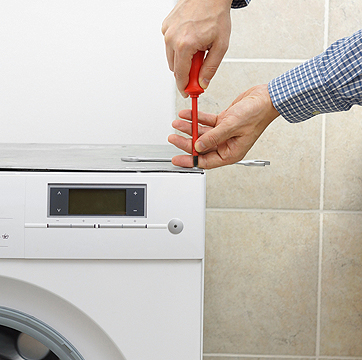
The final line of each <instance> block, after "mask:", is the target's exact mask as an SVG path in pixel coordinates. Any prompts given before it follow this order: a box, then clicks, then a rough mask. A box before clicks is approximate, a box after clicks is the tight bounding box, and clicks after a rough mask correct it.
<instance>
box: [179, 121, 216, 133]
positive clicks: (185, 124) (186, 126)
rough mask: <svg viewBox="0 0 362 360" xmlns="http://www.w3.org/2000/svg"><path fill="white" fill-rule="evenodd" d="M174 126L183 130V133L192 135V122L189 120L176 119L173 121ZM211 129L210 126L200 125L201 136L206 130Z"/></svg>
mask: <svg viewBox="0 0 362 360" xmlns="http://www.w3.org/2000/svg"><path fill="white" fill-rule="evenodd" d="M172 127H173V128H174V129H176V130H178V131H181V132H182V133H184V134H186V135H189V136H192V124H191V122H189V121H184V120H174V121H173V122H172ZM209 130H211V128H210V127H206V126H201V125H199V126H198V136H201V135H203V134H205V132H207V131H209Z"/></svg>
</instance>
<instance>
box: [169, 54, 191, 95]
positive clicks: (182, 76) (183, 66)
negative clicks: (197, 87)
mask: <svg viewBox="0 0 362 360" xmlns="http://www.w3.org/2000/svg"><path fill="white" fill-rule="evenodd" d="M193 55H194V53H193V52H190V50H181V51H177V50H176V51H175V56H174V69H173V72H174V76H175V80H176V86H177V89H178V90H179V92H180V93H181V95H182V96H183V97H185V98H186V97H187V96H188V95H187V94H186V93H185V89H186V86H187V84H188V83H189V74H190V69H191V62H192V57H193Z"/></svg>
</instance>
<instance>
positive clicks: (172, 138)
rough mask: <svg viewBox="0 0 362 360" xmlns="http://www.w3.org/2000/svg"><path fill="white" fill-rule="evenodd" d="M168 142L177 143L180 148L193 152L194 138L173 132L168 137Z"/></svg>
mask: <svg viewBox="0 0 362 360" xmlns="http://www.w3.org/2000/svg"><path fill="white" fill-rule="evenodd" d="M168 142H169V143H171V144H173V145H175V146H176V147H177V148H179V149H180V150H183V151H185V152H187V153H189V154H191V152H192V140H191V139H187V138H185V137H183V136H181V135H177V134H171V135H169V137H168Z"/></svg>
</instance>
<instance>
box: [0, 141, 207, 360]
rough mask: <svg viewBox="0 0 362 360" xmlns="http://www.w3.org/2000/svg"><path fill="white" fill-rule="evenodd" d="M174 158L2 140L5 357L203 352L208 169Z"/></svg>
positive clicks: (141, 358) (91, 359)
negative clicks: (176, 164) (185, 166)
mask: <svg viewBox="0 0 362 360" xmlns="http://www.w3.org/2000/svg"><path fill="white" fill-rule="evenodd" d="M165 152H166V154H165ZM172 155H173V154H172V153H170V149H169V147H168V146H165V147H163V146H147V147H137V146H111V145H108V146H98V145H95V146H79V145H16V144H15V145H14V144H13V145H5V144H3V145H0V168H1V170H0V359H1V360H5V359H6V360H15V359H16V360H21V359H27V360H39V359H45V360H50V359H61V360H121V359H122V360H124V359H126V360H171V359H172V360H201V358H202V317H203V268H204V266H203V265H204V232H205V230H204V223H205V174H204V172H203V171H202V170H200V169H182V168H176V167H173V166H172V165H171V164H170V163H169V162H167V160H168V159H164V158H163V157H164V156H168V157H170V156H172ZM130 156H138V157H142V156H143V157H147V158H148V159H143V160H150V159H151V160H152V159H153V160H157V162H152V161H149V162H137V161H134V162H128V161H122V160H121V158H123V159H124V158H125V157H126V159H124V160H127V159H131V160H137V159H136V158H131V157H130ZM155 158H156V159H155ZM141 160H142V159H141Z"/></svg>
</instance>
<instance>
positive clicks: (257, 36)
mask: <svg viewBox="0 0 362 360" xmlns="http://www.w3.org/2000/svg"><path fill="white" fill-rule="evenodd" d="M232 21H233V32H232V36H231V42H230V49H229V51H228V53H227V55H226V58H225V61H224V62H223V64H222V65H221V67H220V69H219V71H218V73H217V75H216V77H215V78H214V80H213V81H212V83H211V85H210V87H209V89H208V90H207V91H206V93H205V94H203V95H202V96H201V97H200V110H203V111H207V112H216V113H217V112H220V111H221V110H223V109H224V108H225V107H227V106H228V105H229V104H230V103H231V102H232V100H233V99H234V98H235V97H236V96H237V95H238V94H239V93H240V92H242V91H244V90H246V89H248V88H249V87H251V86H253V85H256V84H260V83H266V82H268V81H269V80H270V79H272V78H273V77H275V76H277V75H279V74H281V73H282V72H284V71H286V70H287V69H289V68H291V67H293V66H295V65H297V64H298V63H300V62H301V61H304V60H307V59H308V58H310V57H312V56H315V55H317V54H319V53H320V52H322V51H323V49H324V48H325V47H326V46H328V45H329V44H331V43H332V42H333V41H335V40H337V39H339V38H341V37H343V36H347V35H350V34H352V33H353V32H354V31H356V30H358V29H359V28H362V1H360V0H315V1H307V0H288V1H285V0H274V1H272V2H271V1H267V0H252V2H251V4H250V6H249V7H248V8H245V9H240V10H233V11H232ZM361 61H362V59H361ZM189 106H190V103H189V100H184V99H182V98H180V97H178V99H177V109H178V110H179V109H181V108H186V107H189ZM246 158H248V159H252V158H259V159H268V160H270V161H271V166H269V167H265V168H257V167H256V168H252V167H243V166H240V165H239V166H238V165H232V166H228V167H224V168H220V169H215V170H211V171H208V173H207V224H206V225H207V227H206V232H207V238H206V247H207V256H206V279H205V324H204V360H229V359H230V358H232V359H234V360H240V359H243V360H249V359H256V358H258V359H259V358H262V359H264V360H266V359H274V360H275V359H281V358H283V359H288V358H293V359H295V360H296V359H324V360H325V359H329V360H330V359H335V360H337V359H345V358H348V359H361V360H362V108H360V107H354V108H353V109H352V110H351V111H349V112H346V113H338V114H328V115H320V116H317V117H315V118H313V119H310V120H308V121H306V122H304V123H301V124H289V123H287V122H286V121H285V120H284V119H283V118H281V117H280V118H278V119H277V120H275V121H274V122H273V123H272V124H271V125H270V127H269V128H268V129H267V130H266V131H265V133H264V134H263V135H262V136H261V138H260V139H259V140H258V142H257V143H256V144H255V146H254V147H253V149H252V150H251V151H250V152H249V154H248V155H247V157H246Z"/></svg>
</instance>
